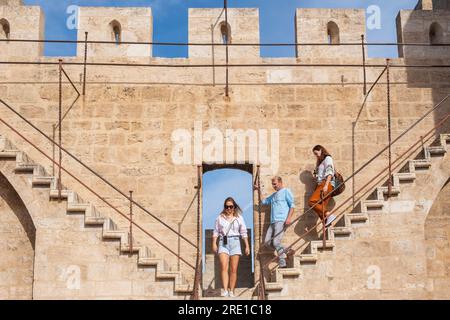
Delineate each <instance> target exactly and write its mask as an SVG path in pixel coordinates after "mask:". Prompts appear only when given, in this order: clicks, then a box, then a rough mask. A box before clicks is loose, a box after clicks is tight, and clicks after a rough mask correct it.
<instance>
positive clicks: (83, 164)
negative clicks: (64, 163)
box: [0, 99, 196, 248]
mask: <svg viewBox="0 0 450 320" xmlns="http://www.w3.org/2000/svg"><path fill="white" fill-rule="evenodd" d="M0 103H2V104H3V105H4V106H5V107H7V108H8V109H9V110H11V111H12V112H13V113H14V114H16V115H17V116H18V117H19V118H21V119H22V120H23V121H25V122H26V123H27V124H28V125H29V126H31V127H32V128H33V129H34V130H36V131H37V132H38V133H39V134H40V135H42V136H43V137H44V138H45V139H47V140H48V141H49V142H50V143H52V144H53V145H55V146H56V147H58V148H60V149H61V150H62V151H63V152H64V153H65V154H67V155H68V156H69V157H70V158H72V159H73V160H75V162H77V163H78V164H80V165H81V166H82V167H84V168H85V169H87V170H88V171H89V172H90V173H92V174H93V175H94V176H96V177H97V178H99V179H100V180H101V181H103V182H104V183H105V184H107V185H108V186H109V187H111V188H112V189H113V190H115V191H116V192H117V193H119V194H120V195H122V196H123V197H124V198H125V199H127V200H129V201H131V202H132V203H133V204H134V205H135V206H137V207H138V208H139V209H141V210H142V211H144V212H145V213H147V214H148V215H150V216H151V217H152V218H154V219H155V220H156V221H158V222H159V223H160V224H162V225H163V226H165V227H166V228H167V229H169V230H170V231H171V232H173V233H175V234H176V235H178V236H179V237H180V238H181V239H183V240H184V241H186V242H187V243H188V244H190V245H191V246H193V247H194V248H196V245H195V244H194V243H193V242H192V241H191V240H189V239H188V238H186V237H185V236H184V235H182V234H180V233H179V232H178V231H176V230H175V229H174V228H173V227H171V226H169V225H168V224H167V223H165V222H164V221H163V220H161V219H160V218H158V217H157V216H156V215H154V214H153V213H151V212H150V211H149V210H147V209H146V208H145V207H144V206H143V205H141V204H140V203H138V202H137V201H136V200H133V199H130V197H129V196H128V195H127V194H125V193H124V192H123V191H121V190H120V189H119V188H118V187H116V186H115V185H113V184H112V183H111V182H110V181H108V180H107V179H106V178H104V177H103V176H102V175H100V174H99V173H98V172H96V171H95V170H94V169H92V168H91V167H90V166H88V165H87V164H85V163H84V162H83V161H81V160H80V159H79V158H78V157H76V156H75V155H73V154H72V153H71V152H70V151H68V150H67V149H65V148H64V147H63V146H61V145H60V144H59V143H57V142H56V141H54V140H53V139H52V138H50V137H49V136H47V135H46V134H45V133H44V132H43V131H42V130H41V129H39V128H38V127H36V126H35V125H34V124H33V123H32V122H31V121H29V120H28V119H26V118H25V117H24V116H23V115H21V114H20V113H19V112H18V111H16V110H15V109H14V108H13V107H11V106H10V105H9V104H8V103H6V102H5V101H3V100H2V99H0ZM52 161H53V160H52Z"/></svg>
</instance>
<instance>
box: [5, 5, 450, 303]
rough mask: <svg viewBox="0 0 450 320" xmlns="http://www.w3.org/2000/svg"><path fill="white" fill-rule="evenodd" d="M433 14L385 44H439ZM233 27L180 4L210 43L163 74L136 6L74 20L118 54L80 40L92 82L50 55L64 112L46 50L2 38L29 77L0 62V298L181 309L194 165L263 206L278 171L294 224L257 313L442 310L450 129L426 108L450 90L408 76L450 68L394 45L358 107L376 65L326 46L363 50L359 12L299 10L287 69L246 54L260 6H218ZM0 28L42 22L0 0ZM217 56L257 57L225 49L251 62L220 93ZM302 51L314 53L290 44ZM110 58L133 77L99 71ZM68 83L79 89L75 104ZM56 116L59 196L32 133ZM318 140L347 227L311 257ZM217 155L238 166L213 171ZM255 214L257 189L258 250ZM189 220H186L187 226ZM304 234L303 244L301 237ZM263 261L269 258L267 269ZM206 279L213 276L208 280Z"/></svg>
mask: <svg viewBox="0 0 450 320" xmlns="http://www.w3.org/2000/svg"><path fill="white" fill-rule="evenodd" d="M444 3H445V2H443V1H435V2H425V1H423V2H420V3H419V5H418V6H417V8H416V10H401V11H400V13H399V15H398V18H397V30H398V35H399V38H398V41H399V42H405V43H408V42H426V43H429V40H430V36H432V40H433V41H435V42H434V43H435V44H439V43H440V42H447V41H448V22H449V21H450V19H449V18H448V17H449V10H448V9H446V8H445V6H444V5H443V4H444ZM430 5H433V7H430ZM434 6H436V8H435V7H434ZM228 15H229V17H228V18H229V19H228V24H229V25H228V26H227V25H224V24H223V21H224V16H223V13H222V12H221V10H220V9H190V10H189V41H190V42H193V43H205V44H207V45H206V46H203V47H201V46H197V45H195V46H194V45H192V46H190V47H189V56H188V57H187V58H173V59H172V58H160V57H153V56H152V48H151V45H149V44H148V43H149V42H151V41H152V30H153V26H152V24H153V22H152V11H151V9H150V8H104V7H95V8H94V7H80V9H79V21H78V22H79V24H78V40H80V41H83V40H84V36H85V32H89V40H92V41H95V40H97V41H107V42H113V43H108V44H106V43H96V44H89V45H88V48H87V49H88V50H87V56H88V57H87V58H88V60H87V61H88V62H89V63H91V62H93V63H95V62H98V63H103V65H92V64H89V65H87V66H86V74H84V65H83V64H84V44H83V43H81V44H79V45H78V50H77V55H76V56H73V57H64V59H63V68H64V71H65V72H66V74H67V76H68V77H69V78H70V79H71V80H72V83H70V82H69V81H68V80H67V79H66V78H65V77H63V82H62V85H61V86H62V91H61V101H62V109H61V110H59V107H58V106H59V97H60V91H59V72H58V71H59V69H58V58H55V57H46V56H43V53H42V44H34V43H29V42H25V43H16V42H8V41H2V42H1V43H0V46H1V47H0V49H1V50H0V51H1V52H2V58H1V60H2V61H5V62H6V61H12V62H14V61H16V62H17V61H20V62H23V63H26V62H36V61H39V62H42V64H40V65H27V64H2V65H0V73H1V74H2V76H3V77H2V81H1V82H0V99H1V101H2V102H0V110H1V112H0V118H1V119H2V121H4V122H1V124H0V213H1V214H0V298H2V299H12V298H23V299H31V298H33V299H61V298H67V299H83V298H84V299H102V298H114V299H158V298H159V299H186V298H188V297H189V296H190V294H191V292H192V288H193V278H194V272H193V271H194V270H193V268H192V267H193V264H195V261H196V248H195V243H196V239H197V223H198V222H199V221H198V219H197V213H198V212H197V206H196V205H197V202H196V201H195V200H196V199H197V198H196V196H197V194H199V195H200V198H201V197H202V192H203V190H202V188H200V189H199V190H198V189H196V187H197V186H198V170H199V169H200V172H201V171H203V172H206V171H209V170H216V169H221V168H231V169H239V170H244V171H246V172H249V173H251V174H253V178H254V177H255V175H256V172H257V166H258V165H260V166H261V170H260V173H261V183H262V188H261V191H262V196H263V197H266V196H268V195H270V194H271V193H272V188H271V177H272V176H273V175H275V174H276V175H279V176H282V177H283V181H284V184H285V185H286V186H288V187H289V188H290V189H291V190H292V192H293V194H294V196H295V204H296V211H295V215H296V217H299V216H301V219H300V220H299V222H298V223H297V224H295V225H294V226H292V227H290V228H289V229H288V230H287V232H286V235H285V238H284V240H283V242H284V243H285V244H291V243H293V242H294V241H297V242H296V245H295V247H294V249H295V250H296V253H295V254H294V255H292V256H291V257H290V259H289V262H288V266H289V268H288V269H285V270H278V269H277V268H276V265H274V264H271V265H270V267H271V268H272V267H273V268H275V269H274V270H273V271H271V272H269V271H266V272H267V274H265V279H266V282H267V291H268V294H269V298H274V299H282V298H289V299H308V298H309V299H337V298H344V299H349V298H354V299H390V298H391V299H412V298H418V299H442V298H447V299H448V298H449V291H448V287H449V286H450V274H449V270H450V268H449V261H450V260H449V256H448V253H449V250H447V249H448V247H449V239H450V237H449V236H448V235H449V231H448V227H447V224H444V223H441V222H442V221H444V220H445V219H446V217H448V212H447V213H446V208H447V207H448V196H447V195H448V192H449V187H448V186H449V184H448V180H449V177H450V167H449V164H450V161H449V158H448V157H449V155H448V142H449V141H450V136H449V135H448V133H450V126H449V125H448V122H445V121H443V120H445V119H446V118H445V117H446V116H447V115H448V113H449V112H450V109H449V108H450V105H449V102H448V101H447V102H443V103H440V104H439V102H441V101H442V100H443V99H444V98H446V97H447V96H448V94H449V93H450V87H449V83H450V71H449V70H448V68H444V67H442V68H423V67H422V68H417V67H412V66H414V65H419V66H421V65H428V64H430V65H449V64H450V52H449V51H448V50H443V47H441V46H437V45H436V46H429V47H422V48H421V47H405V48H404V49H401V50H400V57H399V58H395V59H391V64H392V68H391V69H390V87H389V92H388V90H387V85H386V82H387V77H386V73H384V74H383V75H382V76H381V77H380V81H379V82H378V84H376V85H375V86H374V87H373V90H372V91H371V93H370V94H369V95H368V96H365V95H364V91H363V84H364V79H366V85H367V88H369V87H370V86H371V85H372V84H373V83H374V82H375V81H376V80H377V78H378V77H379V76H380V73H381V72H382V71H383V69H384V67H385V64H386V61H385V59H380V58H369V57H366V58H367V59H366V60H367V61H366V62H367V65H368V66H367V68H366V70H365V71H366V73H364V69H363V68H362V66H360V65H361V61H362V52H361V46H360V45H357V46H355V47H352V46H339V45H338V44H339V43H344V42H345V43H347V42H355V43H360V41H361V35H362V34H365V22H364V11H363V10H360V9H298V10H297V11H296V19H295V25H293V28H294V27H295V28H296V30H297V31H296V34H297V43H298V48H297V56H296V57H286V58H264V57H261V56H260V54H259V48H258V47H257V46H254V44H257V43H259V41H260V37H259V17H258V15H259V13H258V10H257V9H252V8H246V9H235V8H232V9H229V12H228ZM0 21H2V28H1V29H0V32H3V34H1V33H0V36H4V37H7V36H9V37H10V38H11V39H13V38H18V39H34V40H39V39H41V40H42V39H44V33H43V30H44V29H43V26H44V18H43V15H42V11H41V10H40V8H39V7H35V6H25V5H23V4H22V2H21V1H12V0H10V1H5V0H3V1H1V0H0ZM5 21H6V22H7V24H6V22H5ZM433 25H434V27H433V28H434V29H432V30H431V31H432V32H430V28H431V26H433ZM211 26H213V28H211ZM438 26H439V27H438ZM2 30H3V31H2ZM5 30H6V31H5ZM7 34H8V35H7ZM224 41H229V42H230V44H239V43H240V44H242V43H251V44H253V45H251V46H232V45H230V46H229V55H230V56H229V58H230V61H231V62H232V63H233V64H237V65H239V64H243V65H246V64H247V66H244V67H230V68H229V83H228V84H229V96H225V90H224V89H225V85H226V83H225V80H226V78H225V68H224V67H223V65H222V64H223V63H224V61H225V48H224V47H223V46H221V45H219V44H220V43H223V42H224ZM115 42H117V43H115ZM123 42H146V43H145V44H126V43H123ZM310 42H318V43H323V44H324V45H323V46H320V47H309V46H306V45H302V44H306V43H310ZM329 42H330V43H331V44H335V45H332V46H328V45H327V44H328V43H329ZM216 44H217V45H216ZM213 53H214V55H213ZM213 58H214V59H213ZM117 62H120V63H122V62H126V63H129V64H131V65H130V66H123V65H118V64H116V65H109V64H114V63H117ZM213 62H214V63H213ZM216 63H217V64H219V63H220V64H221V65H222V66H221V67H217V66H215V64H216ZM106 64H108V65H106ZM249 64H250V66H248V65H249ZM277 64H279V65H280V66H277ZM311 64H312V65H320V67H312V66H311ZM327 64H332V65H329V66H327ZM155 65H158V67H155ZM281 65H283V66H281ZM84 76H85V77H86V83H83V78H84ZM72 85H73V86H75V87H76V88H77V89H78V90H79V91H80V92H82V88H83V85H85V89H86V92H85V95H82V96H81V97H80V98H78V99H77V100H76V101H75V102H74V100H75V98H76V97H77V94H76V91H75V90H74V89H73V87H72ZM388 93H389V97H390V104H389V105H390V109H389V110H390V121H389V122H388V111H387V110H388V108H387V105H388V103H387V96H388ZM447 98H448V97H447ZM444 101H445V100H444ZM437 105H438V106H439V108H436V109H432V108H433V107H435V106H437ZM70 107H71V108H70ZM69 108H70V111H68V110H69ZM430 110H433V111H432V112H430ZM60 111H61V112H62V113H63V114H65V112H66V111H68V113H67V115H66V116H65V118H64V121H63V122H62V126H61V141H62V145H63V147H64V148H66V149H67V151H69V152H70V155H69V154H67V153H65V152H63V157H62V159H61V161H62V165H63V167H64V169H65V171H62V184H63V187H64V188H63V190H62V191H61V197H62V198H63V199H62V200H61V201H58V197H59V193H58V190H57V183H56V181H57V180H56V176H57V175H58V170H57V167H54V166H53V164H52V162H51V161H49V159H52V160H54V161H55V162H56V163H58V161H56V160H55V158H54V157H53V154H55V155H57V154H58V150H57V149H58V148H54V146H53V144H52V143H49V140H48V139H47V138H45V137H44V136H43V135H42V134H40V133H39V132H38V131H37V130H35V128H33V127H32V126H30V124H33V125H34V126H35V127H37V128H38V129H39V130H40V131H42V133H44V134H45V135H47V136H49V137H53V128H54V126H55V125H56V124H57V123H58V119H59V114H60ZM18 115H20V116H21V117H23V118H25V119H27V120H28V121H29V122H28V123H27V122H26V121H24V119H23V118H21V117H19V116H18ZM422 117H423V120H421V121H420V123H419V124H418V125H416V126H414V128H413V129H412V130H410V131H406V130H407V129H408V128H409V127H410V126H411V125H412V124H414V123H415V122H416V121H417V120H418V119H421V118H422ZM5 123H7V124H8V125H9V126H8V125H6V124H5ZM388 123H390V125H391V133H392V138H393V139H395V138H397V137H399V136H400V135H402V137H401V139H399V140H398V141H397V142H396V143H395V144H394V145H393V146H392V149H391V151H392V157H393V159H392V160H397V161H396V162H394V163H393V168H392V169H393V171H392V172H393V196H392V197H391V198H387V196H386V192H387V191H386V190H387V187H386V182H387V180H386V178H387V175H388V173H387V171H386V170H385V169H384V168H386V166H387V165H388V153H387V150H386V151H385V152H381V154H380V155H378V156H376V155H377V154H378V153H379V152H380V151H382V150H383V148H385V147H386V146H387V143H388ZM435 127H437V129H435ZM12 129H14V130H15V131H14V130H12ZM18 133H19V134H20V135H18ZM56 133H57V132H56ZM57 136H58V135H56V137H57ZM239 137H240V139H241V140H240V142H239ZM421 138H422V139H421ZM25 139H27V140H28V141H26V140H25ZM421 140H422V141H421ZM250 141H253V144H250ZM230 142H231V143H230ZM31 143H32V144H33V145H34V146H35V147H33V146H32V144H31ZM422 143H423V145H422ZM317 144H321V145H324V146H326V147H327V149H328V150H329V151H330V152H331V154H332V155H333V158H334V160H335V163H336V167H337V168H338V170H339V171H340V172H341V173H342V174H343V176H344V177H350V176H352V174H353V173H355V172H358V174H357V175H356V176H355V178H354V179H351V180H349V181H347V188H346V191H345V192H344V193H343V194H342V195H340V196H339V197H336V198H334V199H333V201H331V207H332V208H333V210H339V212H340V213H342V215H341V216H340V217H341V219H340V220H339V221H338V223H337V224H336V225H334V226H333V227H332V228H330V229H328V230H329V231H327V232H328V233H327V237H328V238H327V243H326V245H325V246H323V244H322V241H321V239H322V238H321V236H322V234H321V231H320V228H315V227H314V226H315V225H316V223H317V217H316V216H315V215H314V214H312V213H310V212H308V213H305V212H307V210H308V198H309V196H310V195H311V193H312V192H313V190H314V187H315V182H314V179H313V176H312V173H311V172H312V171H313V170H314V166H315V159H314V156H313V155H312V152H311V149H312V147H313V146H314V145H317ZM227 145H232V148H231V150H227V149H226V146H227ZM180 146H182V147H184V149H183V148H180ZM242 146H243V147H244V149H245V150H244V151H245V152H244V153H242V152H241V151H242V149H239V148H241V147H242ZM36 147H37V148H36ZM180 150H181V151H183V152H180ZM252 150H253V151H254V150H256V151H257V157H256V158H254V157H250V156H249V154H250V152H251V151H252ZM239 152H241V153H239ZM229 153H231V154H238V153H239V155H240V157H236V158H234V161H231V163H227V162H226V161H224V157H225V156H226V155H229ZM72 156H73V157H74V158H75V157H76V159H77V160H75V159H74V158H72ZM375 156H376V157H375ZM374 157H375V158H374ZM242 159H244V160H246V161H245V163H242V161H238V160H242ZM371 159H372V160H371ZM369 161H370V162H369ZM368 162H369V164H367V163H368ZM81 163H82V164H83V165H81ZM366 164H367V165H366ZM198 165H200V168H198ZM359 168H362V169H361V170H358V169H359ZM93 172H96V173H97V175H94V174H93ZM380 172H381V173H380ZM105 180H106V181H107V182H108V183H105ZM80 182H82V183H80ZM249 187H251V186H249ZM129 191H133V199H134V201H135V203H134V206H133V209H134V211H133V223H134V225H133V226H134V229H133V235H132V237H131V234H130V231H129V230H130V221H129V219H130V218H129V217H130V212H129V210H130V200H129V198H128V194H129ZM124 195H125V196H124ZM256 199H257V194H256V193H255V196H254V203H253V205H254V206H253V208H254V214H253V216H252V217H250V218H251V219H253V222H254V223H253V224H254V230H251V234H253V235H254V237H255V238H254V240H255V241H254V246H253V249H254V252H255V253H257V252H258V250H259V249H260V245H259V243H260V242H261V239H259V234H260V231H261V233H262V235H264V233H265V231H266V230H267V227H268V224H269V220H270V210H269V208H266V207H262V215H261V219H262V224H261V225H260V224H259V214H258V203H256V201H257V200H256ZM191 203H192V204H193V205H190V204H191ZM138 204H139V206H138ZM341 205H342V206H343V207H340V206H341ZM341 211H342V212H341ZM447 211H448V210H447ZM203 214H206V213H204V212H202V208H201V206H200V220H201V219H202V215H203ZM445 221H446V220H445ZM305 228H308V230H312V231H311V232H310V233H309V234H308V235H307V236H302V235H303V234H304V230H305ZM201 236H204V235H203V234H202V235H201ZM300 236H302V237H300ZM131 238H132V240H133V241H132V242H131V241H130V240H131ZM130 243H132V244H133V246H132V247H131V246H130ZM261 252H262V261H263V263H265V262H267V261H268V260H269V259H271V258H272V257H273V253H272V252H271V251H267V250H262V251H261ZM209 258H211V257H209ZM259 263H260V262H259V260H256V261H255V265H254V266H253V267H254V268H253V269H254V273H251V271H250V270H252V269H251V268H249V269H248V270H247V271H248V272H249V273H250V275H249V276H248V277H249V279H246V280H249V281H245V283H247V285H248V287H249V288H245V289H246V290H244V291H242V292H240V293H239V294H242V295H243V297H246V298H255V297H256V292H257V290H258V288H257V287H256V286H255V284H256V283H257V280H258V279H259V270H260V269H259ZM211 264H213V262H211ZM208 271H210V270H208ZM207 275H208V277H209V276H211V278H208V277H207V279H209V280H210V281H212V278H213V276H212V275H213V273H212V272H207ZM203 289H206V288H203ZM207 294H209V293H207ZM212 294H214V293H212ZM215 294H217V292H216V293H215Z"/></svg>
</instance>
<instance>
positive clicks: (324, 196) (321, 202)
mask: <svg viewBox="0 0 450 320" xmlns="http://www.w3.org/2000/svg"><path fill="white" fill-rule="evenodd" d="M313 153H314V155H315V156H316V158H317V161H316V170H315V171H314V176H315V178H316V181H317V187H316V189H315V191H314V192H313V194H312V195H311V197H310V198H309V202H308V204H309V206H310V207H313V210H314V211H315V212H316V213H317V215H318V216H319V217H320V218H321V219H322V220H325V219H326V222H325V226H326V227H328V226H329V225H330V224H331V223H332V222H333V221H334V220H335V219H336V216H335V215H333V214H330V212H329V211H328V210H327V207H328V202H329V201H330V199H331V192H332V191H333V189H334V188H335V187H336V181H335V178H334V174H335V169H334V162H333V158H332V157H331V155H330V153H329V152H328V151H327V149H325V148H324V147H323V146H321V145H317V146H315V147H314V148H313Z"/></svg>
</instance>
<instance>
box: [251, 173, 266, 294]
mask: <svg viewBox="0 0 450 320" xmlns="http://www.w3.org/2000/svg"><path fill="white" fill-rule="evenodd" d="M254 185H256V186H257V188H256V190H257V192H258V223H259V225H258V239H259V250H258V251H259V252H258V255H257V257H258V260H259V285H258V298H259V300H266V283H265V280H264V266H263V261H262V255H261V246H262V245H263V240H262V229H263V223H262V212H261V166H259V165H258V166H257V169H256V176H255V181H254Z"/></svg>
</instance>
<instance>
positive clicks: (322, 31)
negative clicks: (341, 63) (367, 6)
mask: <svg viewBox="0 0 450 320" xmlns="http://www.w3.org/2000/svg"><path fill="white" fill-rule="evenodd" d="M295 21H296V40H297V41H296V42H297V43H298V44H300V45H301V44H307V43H324V44H326V43H329V44H333V45H335V44H339V43H359V42H361V35H364V36H365V34H366V16H365V11H364V9H297V12H296V15H295ZM296 53H297V57H299V58H319V57H320V58H327V57H338V56H340V57H346V58H348V57H358V58H360V57H361V48H360V47H358V46H347V47H340V46H339V47H338V46H330V47H328V46H308V45H307V46H301V47H297V50H296Z"/></svg>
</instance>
